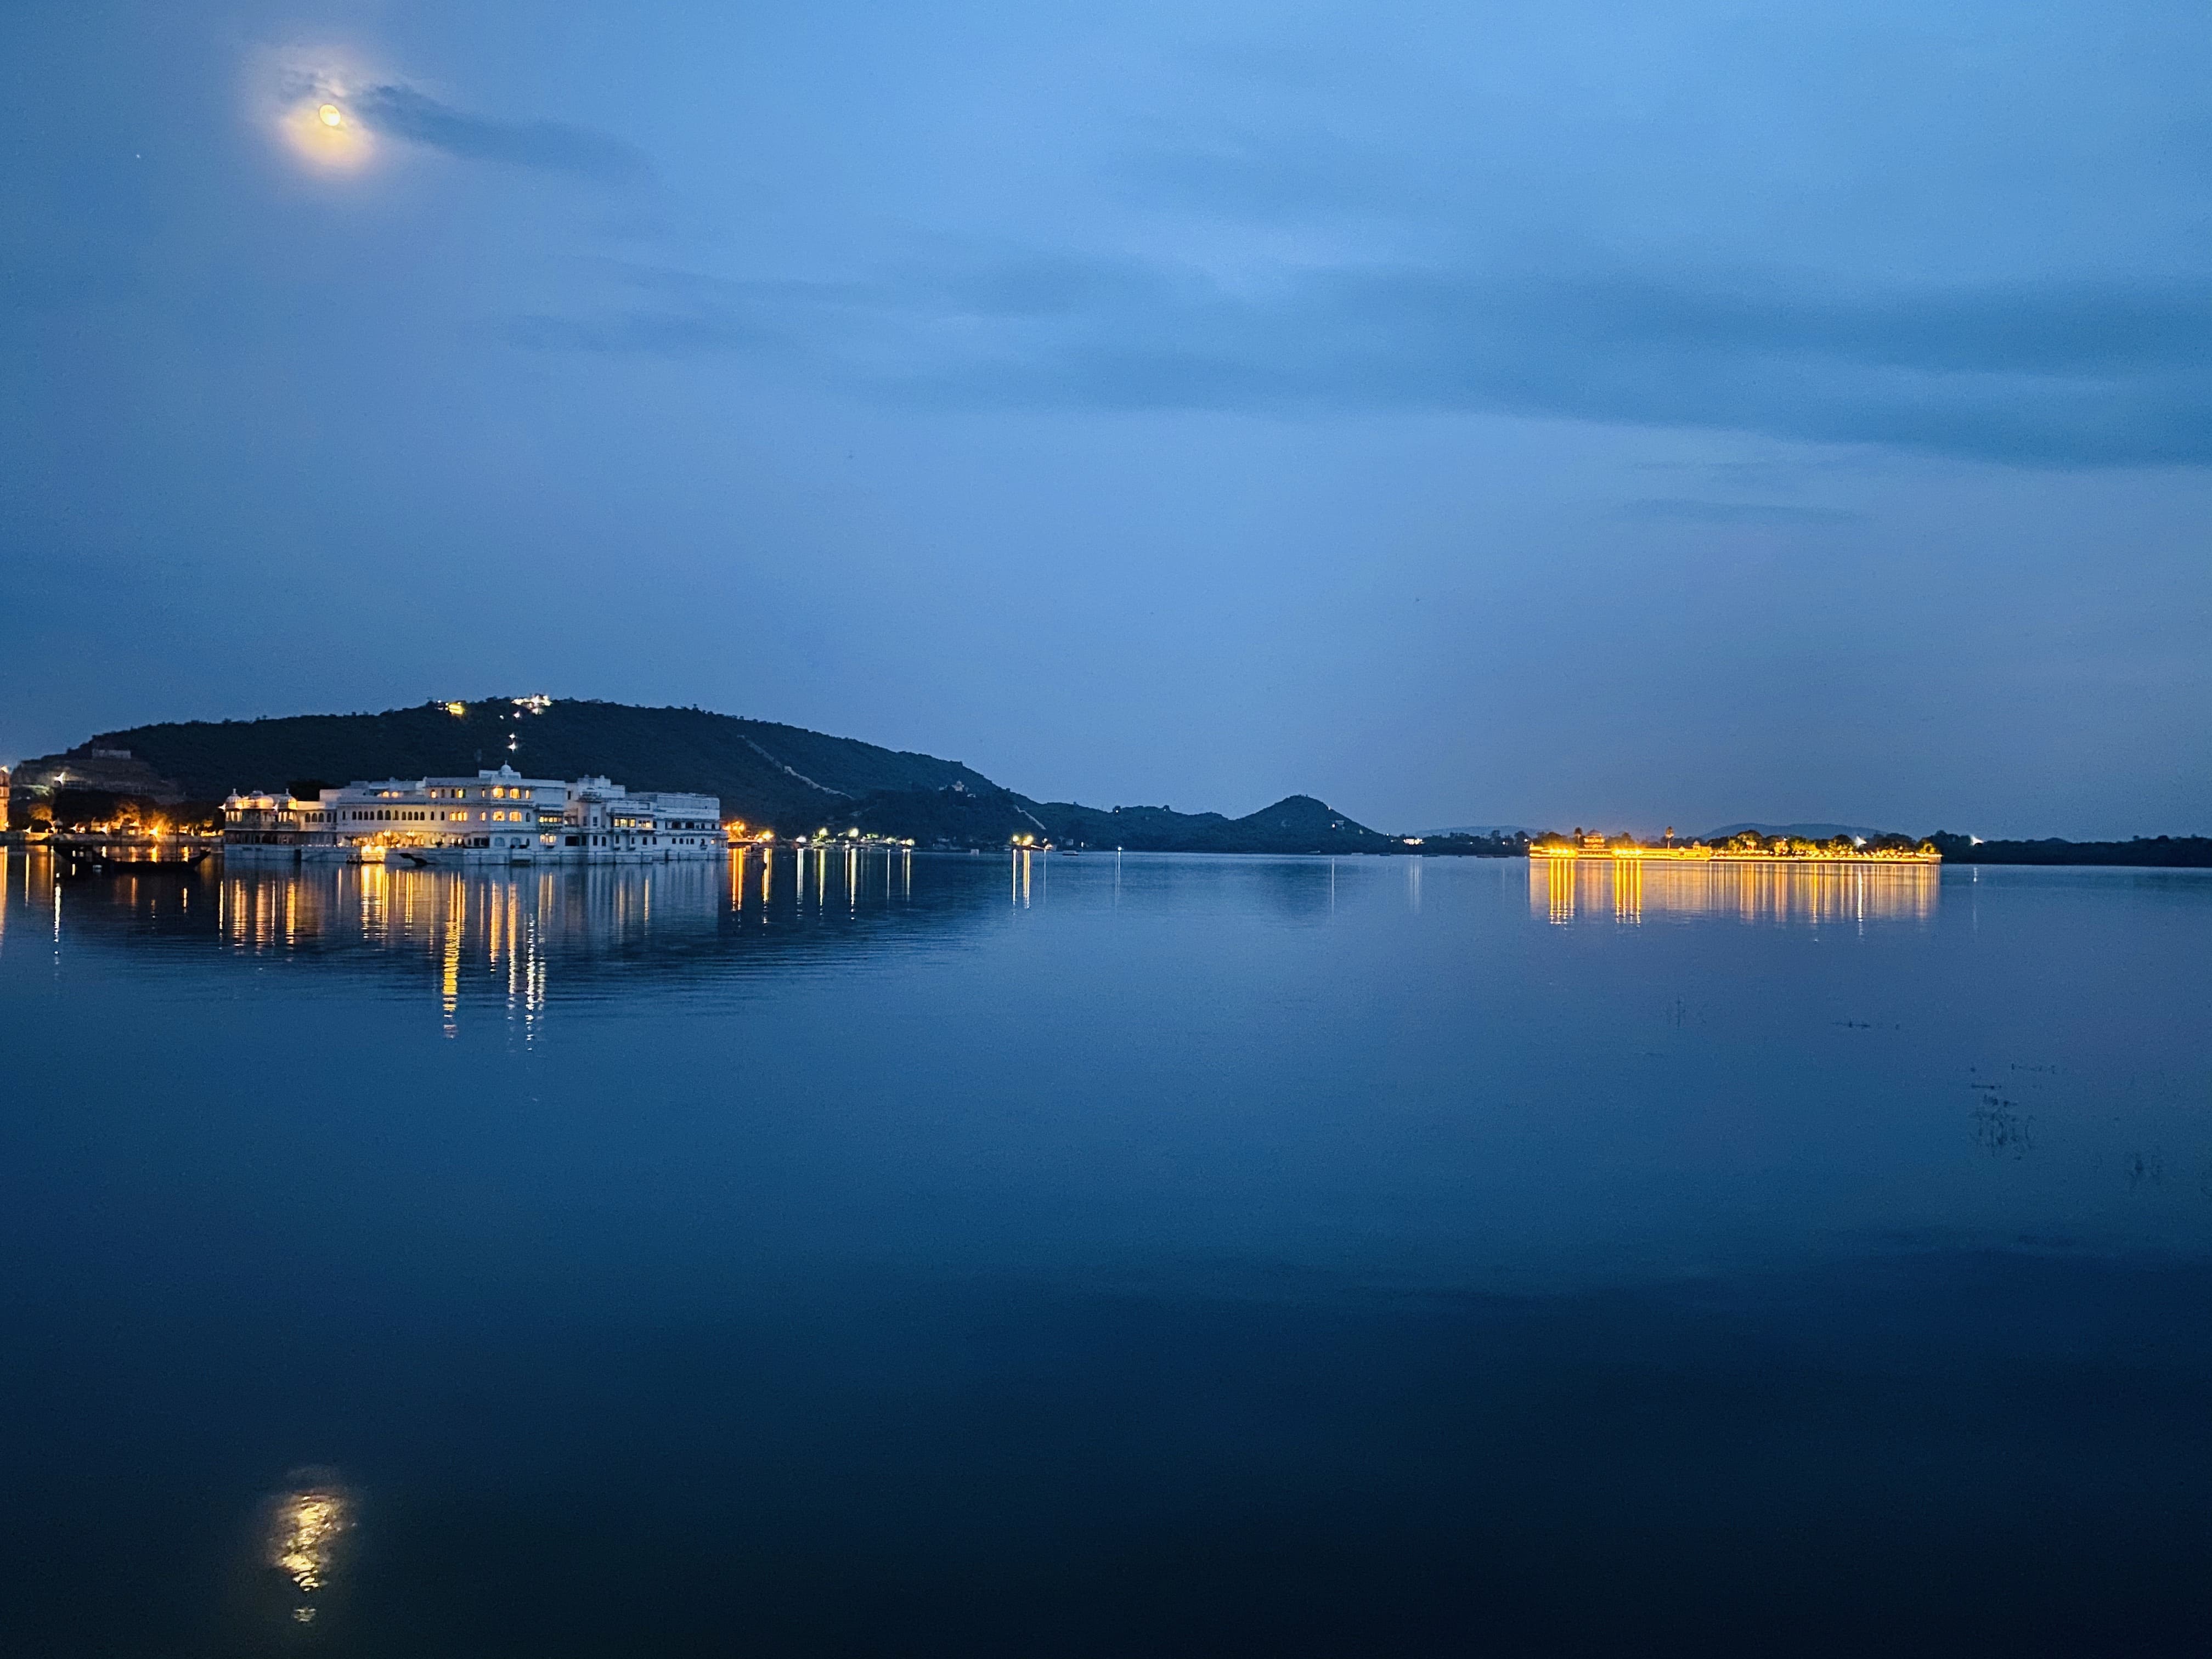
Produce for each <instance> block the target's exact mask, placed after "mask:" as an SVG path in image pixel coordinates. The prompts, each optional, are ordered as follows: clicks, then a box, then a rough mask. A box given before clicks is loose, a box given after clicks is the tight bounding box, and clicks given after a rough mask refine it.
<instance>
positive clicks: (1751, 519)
mask: <svg viewBox="0 0 2212 1659" xmlns="http://www.w3.org/2000/svg"><path fill="white" fill-rule="evenodd" d="M1620 516H1621V517H1623V518H1626V519H1634V520H1639V521H1641V522H1644V523H1655V522H1656V523H1662V524H1663V523H1670V522H1671V523H1676V524H1744V525H1774V526H1802V527H1806V528H1814V527H1820V526H1837V525H1849V524H1863V523H1864V522H1865V521H1866V516H1867V515H1866V514H1865V513H1857V512H1853V511H1851V510H1850V509H1849V508H1847V507H1799V506H1796V505H1794V504H1791V503H1788V502H1774V501H1698V500H1695V499H1693V498H1686V497H1674V496H1668V497H1657V498H1654V499H1650V500H1647V501H1630V502H1627V503H1626V505H1624V506H1623V507H1621V509H1620Z"/></svg>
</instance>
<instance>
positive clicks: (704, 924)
mask: <svg viewBox="0 0 2212 1659" xmlns="http://www.w3.org/2000/svg"><path fill="white" fill-rule="evenodd" d="M779 865H782V866H785V867H784V868H783V869H782V870H779V869H778V868H777V866H779ZM980 899H981V895H980V894H975V895H968V894H964V893H962V892H958V891H940V892H937V893H935V894H933V895H932V896H930V897H929V898H928V899H927V900H926V901H925V902H924V903H923V904H922V905H921V906H919V907H915V884H914V854H912V853H910V852H908V851H906V850H904V849H896V850H891V851H884V850H880V849H876V848H853V847H841V848H839V849H838V850H837V853H836V856H835V857H832V856H830V854H829V849H828V848H812V847H808V848H798V847H793V848H790V849H788V850H782V849H778V850H775V851H770V850H768V849H765V848H739V849H736V850H734V851H733V852H732V854H731V855H730V857H729V858H728V859H727V860H716V861H714V862H702V863H671V864H653V865H637V866H585V867H560V866H548V867H546V868H544V869H542V870H529V869H508V868H503V867H496V866H495V867H491V868H487V869H483V870H471V869H465V868H463V869H436V868H418V867H413V866H399V865H392V864H382V863H365V864H358V865H321V866H304V867H295V868H282V867H278V868H270V867H267V866H252V865H243V864H241V865H240V866H235V867H232V868H228V869H226V868H224V867H223V866H222V864H221V862H220V861H219V860H208V861H207V863H206V864H205V866H203V867H202V868H200V869H198V870H197V871H195V872H189V873H181V874H179V873H172V874H168V875H164V876H161V877H146V876H143V875H138V874H133V873H130V872H125V871H117V872H113V873H111V874H108V875H105V876H103V877H101V878H98V879H96V880H78V881H72V882H68V883H64V881H62V880H61V879H60V878H59V876H58V872H57V870H56V867H55V864H54V860H52V858H51V857H50V856H48V855H47V854H45V853H44V851H43V850H42V849H33V851H31V852H30V853H28V854H26V853H23V852H21V851H18V850H16V849H12V848H0V949H4V948H5V947H6V946H7V945H9V944H10V943H12V942H13V941H10V940H9V938H8V934H7V931H6V930H7V929H8V928H9V926H10V925H11V924H12V925H13V926H15V927H18V928H20V927H21V926H22V924H23V923H24V921H26V920H27V919H33V918H35V919H36V920H37V921H41V922H44V923H45V924H46V926H45V927H44V928H42V929H41V932H42V933H50V935H51V942H52V948H53V950H54V951H56V952H57V957H56V960H57V962H58V961H59V960H60V956H59V953H60V952H61V951H62V949H63V946H64V939H65V938H68V939H77V938H84V939H91V938H93V937H95V936H99V935H106V934H112V933H116V932H118V931H124V932H128V933H132V934H139V935H143V934H152V935H154V936H155V937H157V938H159V939H165V940H168V941H171V942H174V943H178V944H189V943H191V942H192V941H196V940H197V941H201V942H212V943H215V944H216V945H220V946H221V947H222V949H223V950H224V951H227V952H228V953H230V954H232V955H234V956H244V957H264V956H268V957H283V956H287V955H301V956H307V955H313V956H319V957H332V956H345V957H351V958H353V959H355V961H356V963H360V964H362V965H365V964H366V963H367V962H368V961H371V960H373V961H374V962H375V963H376V964H377V969H378V973H379V975H380V976H381V975H382V974H383V973H384V972H385V971H386V970H387V969H396V970H398V971H400V972H403V973H406V974H408V975H414V976H416V983H417V984H418V985H419V986H420V987H421V992H422V994H423V995H424V996H425V997H426V998H427V999H428V1000H432V1001H435V1005H436V1007H437V1012H438V1017H439V1019H440V1021H441V1025H442V1028H443V1030H444V1031H445V1033H446V1035H447V1036H456V1035H458V1034H459V1030H460V1029H461V1026H462V1024H463V1018H464V1013H465V1010H466V1009H467V1008H468V1007H469V1006H471V1004H473V1005H474V1006H477V1007H478V1008H482V1007H483V1006H486V1004H487V1000H489V1002H490V1003H491V1004H493V1005H495V1006H497V1007H499V1008H500V1009H501V1011H503V1012H504V1013H505V1014H506V1015H507V1017H508V1019H509V1022H510V1023H511V1024H512V1025H513V1027H514V1028H515V1029H516V1030H518V1032H519V1033H520V1036H522V1037H523V1038H524V1039H525V1041H530V1040H532V1039H533V1038H534V1037H535V1036H536V1035H537V1033H538V1028H539V1026H540V1024H541V1023H542V1020H543V1017H544V1012H545V1010H546V1007H547V1006H548V1002H549V999H550V997H551V995H552V994H553V992H554V988H555V986H556V981H565V983H566V986H567V988H568V990H570V991H571V992H574V991H578V990H583V989H586V987H590V986H592V985H593V984H594V983H599V984H600V985H602V986H603V987H605V988H608V989H611V985H609V984H608V983H607V981H608V980H609V976H610V975H612V974H614V973H617V972H620V973H621V974H623V975H624V977H625V980H626V981H635V982H637V983H639V984H640V985H641V986H642V985H643V984H645V983H657V984H660V985H663V986H665V987H668V988H669V989H670V990H671V993H678V994H680V991H681V988H682V986H683V983H684V981H686V979H687V978H688V977H692V976H696V970H698V969H701V968H702V967H705V968H707V969H709V970H710V972H711V970H712V969H714V968H715V967H716V966H721V967H731V966H738V965H741V964H740V959H739V957H738V953H736V952H734V951H732V949H731V941H732V937H733V936H735V935H736V934H737V933H738V929H740V928H742V929H743V930H744V936H745V937H746V938H748V939H751V940H752V941H753V942H752V944H751V945H750V947H749V950H750V952H751V953H752V959H754V960H758V959H760V957H759V953H760V952H761V951H769V950H782V949H790V950H806V949H810V948H812V945H813V944H819V943H820V942H823V940H824V939H825V935H824V933H823V930H824V929H825V928H829V927H832V926H833V925H834V926H836V927H840V928H846V929H849V928H858V929H859V930H860V933H861V935H862V936H863V937H864V938H865V937H866V936H868V934H869V933H870V930H871V929H872V928H873V927H875V926H876V924H878V923H879V922H880V921H883V920H884V919H886V918H888V917H890V915H894V914H896V915H902V916H903V915H906V914H907V912H908V909H909V908H916V909H917V910H918V911H919V912H920V913H921V914H920V915H918V916H917V918H916V919H918V920H927V919H934V920H943V919H945V917H946V916H948V915H951V914H952V913H953V912H955V911H965V912H967V913H969V914H974V913H975V911H976V910H977V908H979V905H978V901H980ZM763 930H765V931H763ZM810 941H811V942H812V944H810ZM42 942H44V941H42Z"/></svg>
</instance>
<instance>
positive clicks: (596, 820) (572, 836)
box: [222, 766, 728, 864]
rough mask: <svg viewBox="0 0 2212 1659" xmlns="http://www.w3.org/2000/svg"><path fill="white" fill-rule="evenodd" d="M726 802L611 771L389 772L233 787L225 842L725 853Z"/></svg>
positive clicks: (336, 855)
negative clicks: (629, 784) (296, 789)
mask: <svg viewBox="0 0 2212 1659" xmlns="http://www.w3.org/2000/svg"><path fill="white" fill-rule="evenodd" d="M721 815H722V803H721V802H720V800H719V799H716V798H715V797H714V796H712V795H689V794H679V793H671V792H670V791H666V790H661V791H655V792H653V793H644V792H640V793H631V792H630V791H629V790H627V789H625V788H623V786H622V785H620V784H618V783H614V782H611V781H608V780H607V779H605V778H580V779H578V780H577V781H574V782H573V783H567V782H562V781H560V780H559V779H555V778H526V777H524V776H523V775H521V774H520V773H519V772H517V771H516V770H515V769H513V767H511V766H502V767H501V768H500V769H499V770H497V771H496V772H478V773H477V774H476V775H474V776H473V777H453V778H386V780H384V781H382V782H380V783H349V784H348V785H346V786H345V787H343V789H325V790H324V791H322V792H321V793H320V794H319V795H318V796H317V797H316V798H315V799H313V800H301V799H295V798H294V797H293V796H292V795H291V794H290V793H289V792H277V791H267V790H264V791H259V792H255V793H238V794H234V795H233V796H231V797H230V799H228V800H226V801H225V802H223V804H222V817H223V834H222V847H223V854H224V856H225V857H227V858H238V859H242V860H248V861H253V860H268V861H272V862H285V861H290V862H321V861H325V860H334V861H340V862H346V861H353V860H363V859H371V860H375V859H381V860H395V861H398V862H402V863H410V864H475V863H500V864H536V863H541V862H550V863H562V864H640V863H665V862H669V861H672V860H683V859H710V858H719V857H720V856H721V855H722V854H723V852H724V850H725V848H726V846H727V844H728V842H727V838H726V836H724V834H723V832H722V822H721Z"/></svg>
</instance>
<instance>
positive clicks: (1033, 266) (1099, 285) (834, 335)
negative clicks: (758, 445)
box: [529, 253, 2212, 522]
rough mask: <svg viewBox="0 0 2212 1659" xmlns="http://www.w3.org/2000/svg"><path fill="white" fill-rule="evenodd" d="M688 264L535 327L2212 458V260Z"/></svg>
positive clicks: (1057, 394) (2101, 454) (1049, 375)
mask: <svg viewBox="0 0 2212 1659" xmlns="http://www.w3.org/2000/svg"><path fill="white" fill-rule="evenodd" d="M689 280H690V282H691V283H692V284H693V286H692V288H691V289H690V290H689V291H688V292H686V293H685V294H684V295H683V297H682V298H681V299H680V301H671V300H669V299H668V298H666V297H665V296H663V297H660V298H659V299H657V300H656V301H655V302H654V303H653V306H652V307H649V308H640V307H635V306H630V307H617V309H616V310H615V311H614V312H612V313H610V314H609V315H608V316H606V317H605V318H603V319H599V320H597V321H593V322H589V323H584V322H578V323H574V324H572V325H568V326H567V328H566V329H565V333H566V334H567V335H568V336H569V337H570V338H569V340H568V343H573V344H576V345H580V346H581V345H585V344H586V343H588V344H589V348H590V349H639V350H655V351H676V352H684V351H689V350H696V351H707V350H714V351H727V350H732V349H745V348H746V347H747V346H748V345H749V344H750V343H756V342H758V341H766V340H770V339H773V340H775V341H777V342H779V343H781V345H782V346H783V347H785V348H787V349H789V350H791V351H793V353H795V354H796V355H798V356H800V357H811V360H812V361H813V362H815V363H816V364H817V366H818V368H820V369H821V371H822V372H823V373H824V374H830V375H842V376H844V377H846V378H848V379H850V380H854V381H855V382H858V383H861V384H864V385H866V386H871V387H872V388H874V389H876V390H878V391H879V392H896V393H899V394H901V395H904V396H909V397H922V398H931V399H937V400H943V401H952V402H963V403H976V404H1026V405H1032V406H1034V405H1052V404H1060V405H1066V406H1071V407H1082V408H1091V409H1110V410H1167V409H1214V410H1248V411H1252V412H1264V413H1273V414H1281V415H1291V416H1298V415H1309V414H1319V413H1327V412H1330V411H1333V410H1358V409H1368V410H1372V409H1421V410H1454V409H1457V410H1480V411H1486V412H1499V413H1516V414H1524V415H1534V416H1547V417H1554V418H1557V417H1565V418H1569V419H1580V420H1589V421H1601V422H1616V423H1627V424H1638V425H1650V426H1662V427H1690V428H1719V429H1729V430H1736V431H1742V432H1750V433H1756V434H1762V435H1769V436H1773V437H1778V438H1784V439H1791V440H1812V441H1825V442H1837V443H1850V444H1869V445H1877V446H1885V447H1892V448H1895V449H1899V450H1905V451H1913V452H1919V453H1935V454H1942V455H1949V456H1955V457H1961V458H1967V459H1977V460H1985V461H1995V462H2000V463H2004V464H2009V465H2026V466H2048V467H2089V466H2136V465H2186V466H2202V465H2212V283H2204V282H2185V281H2148V280H2146V281H2141V282H2129V281H2121V280H2112V281H2107V282H2102V283H2091V282H2085V281H2066V282H2049V283H2033V282H2025V281H2014V282H2007V283H1989V284H1983V285H1976V286H1951V287H1942V288H1919V289H1912V288H1899V289H1888V290H1864V289H1851V288H1848V287H1844V286H1842V285H1827V284H1823V283H1820V282H1819V281H1817V280H1813V279H1807V278H1795V277H1788V276H1775V275H1765V274H1757V273H1753V274H1749V275H1745V274H1740V273H1737V274H1725V275H1722V276H1711V275H1700V274H1699V273H1692V272H1681V273H1674V274H1668V273H1652V272H1645V271H1619V270H1589V269H1587V268H1585V269H1583V270H1571V269H1570V270H1561V271H1559V272H1556V273H1540V272H1530V271H1525V270H1522V271H1510V272H1500V271H1497V270H1486V269H1482V268H1479V267H1474V266H1468V267H1456V268H1455V267H1452V266H1449V265H1440V264H1420V265H1414V264H1375V265H1365V266H1351V267H1346V266H1339V267H1333V268H1321V269H1305V270H1281V271H1274V272H1263V273H1261V275H1260V276H1256V277H1255V276H1247V277H1245V278H1244V279H1243V280H1241V281H1239V282H1238V283H1235V284H1231V283H1228V282H1225V281H1224V280H1222V279H1220V278H1218V277H1217V276H1212V275H1211V274H1209V273H1206V272H1203V271H1199V270H1190V269H1188V268H1184V267H1182V266H1178V265H1173V264H1165V263H1162V262H1158V261H1146V260H1142V259H1137V258H1124V257H1116V256H1111V255H1106V256H1096V257H1087V256H1079V255H1073V254H1065V253H1063V254H1054V255H1024V256H1020V257H1014V258H994V259H986V260H979V261H975V262H973V263H969V264H957V263H952V264H939V265H937V266H934V267H928V268H910V269H907V270H899V271H896V272H892V273H889V274H886V275H883V276H878V277H875V278H872V279H870V280H868V281H866V282H857V283H842V284H836V283H829V284H824V283H781V284H778V283H726V284H721V285H719V286H717V285H715V284H714V283H713V282H712V279H706V278H693V279H689ZM655 319H659V321H657V322H656V321H655ZM676 319H682V321H681V325H677V321H676ZM563 335H564V329H562V328H558V327H553V326H550V325H549V324H547V323H544V322H541V323H540V324H539V325H536V329H535V332H534V334H532V337H531V338H530V341H529V343H532V344H535V345H539V346H551V345H556V344H559V343H562V341H563ZM1714 505H1715V506H1716V507H1720V506H1724V505H1725V504H1723V503H1715V504H1714ZM1806 510H1807V511H1809V512H1815V513H1817V512H1818V510H1819V509H1817V508H1814V509H1806ZM1771 521H1776V522H1778V521H1779V520H1771ZM1798 521H1799V522H1811V521H1812V520H1798Z"/></svg>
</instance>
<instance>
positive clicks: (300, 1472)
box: [264, 1469, 354, 1625]
mask: <svg viewBox="0 0 2212 1659" xmlns="http://www.w3.org/2000/svg"><path fill="white" fill-rule="evenodd" d="M291 1480H293V1481H294V1482H295V1483H296V1484H295V1485H294V1486H292V1488H291V1490H289V1491H287V1492H280V1493H278V1494H277V1495H276V1498H273V1499H271V1500H270V1505H269V1524H268V1528H267V1532H266V1534H265V1542H266V1553H265V1556H264V1559H265V1560H266V1561H267V1564H268V1565H270V1566H271V1567H274V1568H275V1569H276V1571H279V1572H281V1573H283V1575H284V1576H285V1577H287V1578H289V1579H290V1580H291V1581H292V1595H291V1602H292V1619H293V1621H294V1622H295V1624H301V1625H309V1624H313V1622H314V1620H315V1615H316V1613H318V1612H319V1604H318V1602H317V1601H316V1600H315V1598H316V1596H317V1595H319V1594H320V1593H321V1592H322V1591H323V1590H325V1589H327V1588H328V1587H329V1585H330V1583H331V1577H332V1575H333V1574H334V1573H335V1572H336V1571H337V1564H338V1557H339V1551H340V1550H341V1548H342V1547H343V1545H344V1543H345V1539H346V1534H348V1533H349V1532H351V1531H352V1530H353V1525H354V1504H353V1501H352V1499H351V1498H349V1497H348V1496H347V1494H346V1492H345V1491H344V1489H343V1487H341V1486H339V1485H338V1484H337V1480H335V1478H333V1476H332V1475H331V1472H330V1471H329V1470H326V1469H297V1470H295V1471H294V1472H293V1474H292V1476H291Z"/></svg>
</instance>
